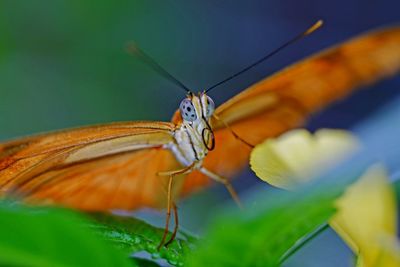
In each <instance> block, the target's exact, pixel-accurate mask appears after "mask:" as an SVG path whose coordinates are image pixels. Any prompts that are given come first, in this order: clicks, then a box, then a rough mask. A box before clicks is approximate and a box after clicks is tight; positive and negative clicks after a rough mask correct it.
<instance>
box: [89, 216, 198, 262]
mask: <svg viewBox="0 0 400 267" xmlns="http://www.w3.org/2000/svg"><path fill="white" fill-rule="evenodd" d="M93 218H94V219H95V220H97V222H99V224H93V225H92V227H93V228H95V229H96V230H97V231H98V232H100V234H101V235H102V236H103V237H105V239H107V240H109V241H112V242H113V243H115V244H116V245H117V246H118V247H120V248H122V249H123V250H124V251H126V252H127V253H135V252H140V251H146V252H147V253H149V254H150V255H151V257H152V258H153V259H158V258H161V259H165V260H167V261H168V263H169V264H171V265H174V266H183V261H184V256H185V255H186V254H187V253H188V252H189V251H190V250H191V247H193V243H194V242H195V240H196V238H195V237H193V236H191V235H189V234H188V233H185V232H183V231H179V235H178V237H177V238H176V239H175V240H174V242H172V243H171V244H170V245H169V246H168V248H166V247H162V248H161V249H160V251H158V250H157V246H158V244H159V243H160V240H161V238H162V235H163V233H164V229H162V228H157V227H154V226H152V225H150V224H147V223H146V222H144V221H142V220H139V219H136V218H132V217H121V216H113V215H105V214H94V215H93Z"/></svg>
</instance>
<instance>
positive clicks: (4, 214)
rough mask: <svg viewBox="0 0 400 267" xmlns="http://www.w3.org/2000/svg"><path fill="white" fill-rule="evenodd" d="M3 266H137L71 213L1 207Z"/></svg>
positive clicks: (84, 221)
mask: <svg viewBox="0 0 400 267" xmlns="http://www.w3.org/2000/svg"><path fill="white" fill-rule="evenodd" d="M0 217H1V220H0V265H1V266H36V267H66V266H121V267H128V266H136V265H135V264H134V263H133V262H132V261H129V259H128V258H127V257H124V256H123V253H121V252H119V251H118V250H117V249H114V248H113V247H112V246H110V245H109V244H107V242H105V241H103V240H99V239H98V238H96V235H95V234H94V233H93V232H89V231H88V228H87V227H85V224H87V221H86V219H84V218H83V217H82V216H80V215H77V214H74V213H72V212H68V211H63V210H56V209H37V208H36V209H33V208H26V207H19V206H14V205H13V206H11V205H6V204H4V203H2V205H1V206H0Z"/></svg>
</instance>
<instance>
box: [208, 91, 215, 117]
mask: <svg viewBox="0 0 400 267" xmlns="http://www.w3.org/2000/svg"><path fill="white" fill-rule="evenodd" d="M214 109H215V104H214V101H213V100H212V99H211V97H209V96H207V114H206V116H207V117H211V115H212V114H213V113H214Z"/></svg>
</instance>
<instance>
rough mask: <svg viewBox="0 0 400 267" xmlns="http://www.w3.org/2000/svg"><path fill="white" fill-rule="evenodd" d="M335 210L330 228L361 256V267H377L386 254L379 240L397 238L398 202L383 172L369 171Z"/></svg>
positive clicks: (381, 168) (376, 166) (349, 188)
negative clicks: (379, 260) (382, 255)
mask: <svg viewBox="0 0 400 267" xmlns="http://www.w3.org/2000/svg"><path fill="white" fill-rule="evenodd" d="M336 206H337V208H338V212H337V213H336V215H335V216H334V217H333V218H332V220H331V222H330V225H331V226H332V227H333V228H334V229H335V231H336V232H337V233H338V234H339V235H340V236H341V237H342V238H343V239H344V240H345V241H346V243H347V244H349V246H350V247H351V248H352V250H353V251H354V252H355V253H357V254H360V256H359V257H360V260H361V264H360V266H376V264H377V262H378V259H379V258H380V255H381V253H382V251H383V250H382V249H383V248H382V245H381V243H380V240H381V239H382V238H383V237H384V236H392V237H393V236H396V200H395V195H394V192H393V189H392V187H391V186H390V183H389V180H388V178H387V175H386V172H385V170H384V168H383V167H382V166H380V165H374V166H372V167H370V168H369V169H368V170H367V172H366V173H365V174H364V175H363V176H362V177H361V178H360V179H359V180H357V182H356V183H354V184H353V185H351V186H349V187H348V189H347V190H346V192H345V194H344V195H343V196H342V197H341V198H340V199H338V200H337V201H336Z"/></svg>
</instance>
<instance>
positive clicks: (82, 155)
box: [0, 122, 180, 210]
mask: <svg viewBox="0 0 400 267" xmlns="http://www.w3.org/2000/svg"><path fill="white" fill-rule="evenodd" d="M174 128H175V125H174V124H172V123H162V122H131V123H114V124H109V125H100V126H92V127H85V128H79V129H73V130H67V131H61V132H56V133H51V134H44V135H39V136H34V137H28V138H25V139H21V140H17V141H11V142H8V143H4V144H1V145H0V190H1V192H2V195H3V196H4V195H8V194H10V193H12V194H14V195H15V196H17V197H18V196H21V197H23V198H25V199H26V200H27V201H29V202H31V203H37V202H38V203H57V204H61V205H64V206H68V207H73V208H78V209H84V210H109V209H134V208H139V207H162V206H163V205H164V203H165V199H166V193H165V192H164V189H165V188H164V182H165V179H163V177H161V176H158V175H157V172H158V171H167V170H176V169H178V168H179V166H180V165H179V164H178V162H177V161H176V160H175V157H174V156H173V155H172V154H171V152H169V151H168V150H166V149H163V148H162V146H163V145H164V144H168V143H170V142H173V137H172V131H173V130H174ZM178 185H179V183H177V188H178Z"/></svg>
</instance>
